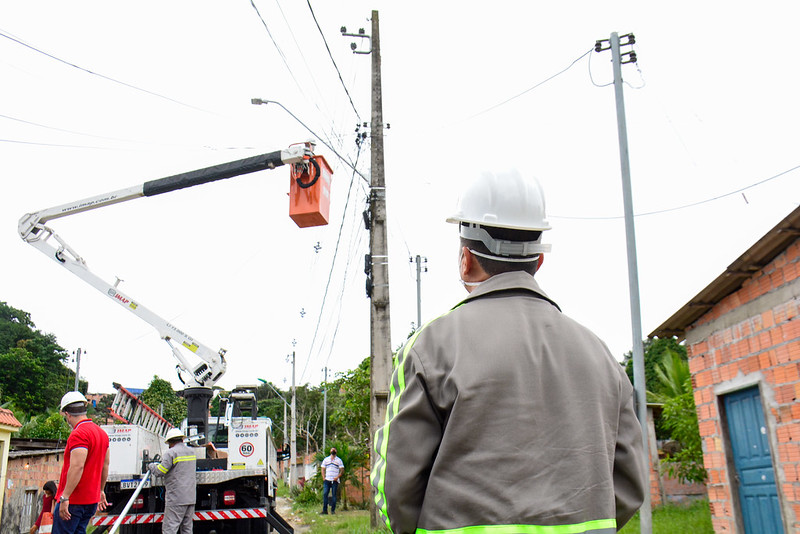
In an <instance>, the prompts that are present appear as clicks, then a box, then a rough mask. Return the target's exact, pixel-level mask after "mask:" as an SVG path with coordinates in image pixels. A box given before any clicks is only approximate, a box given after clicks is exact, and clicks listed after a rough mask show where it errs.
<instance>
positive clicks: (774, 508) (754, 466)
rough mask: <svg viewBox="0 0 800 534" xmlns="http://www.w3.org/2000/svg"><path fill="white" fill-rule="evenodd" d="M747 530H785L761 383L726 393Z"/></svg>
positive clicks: (725, 397) (729, 428)
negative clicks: (763, 406)
mask: <svg viewBox="0 0 800 534" xmlns="http://www.w3.org/2000/svg"><path fill="white" fill-rule="evenodd" d="M723 399H724V403H725V414H726V417H727V423H728V435H729V436H730V441H731V448H732V449H733V462H734V466H735V470H736V475H735V481H734V482H735V483H736V484H737V486H738V489H739V504H740V506H741V510H742V518H743V519H744V531H745V532H746V533H752V534H761V533H765V532H770V533H776V534H779V533H782V532H783V521H782V520H781V510H780V503H779V501H778V488H777V486H776V485H775V470H774V468H773V466H772V456H771V455H770V449H769V440H768V439H767V428H766V425H765V424H764V411H763V408H762V406H761V395H760V394H759V391H758V387H752V388H748V389H745V390H742V391H737V392H735V393H731V394H730V395H725V396H724V397H723Z"/></svg>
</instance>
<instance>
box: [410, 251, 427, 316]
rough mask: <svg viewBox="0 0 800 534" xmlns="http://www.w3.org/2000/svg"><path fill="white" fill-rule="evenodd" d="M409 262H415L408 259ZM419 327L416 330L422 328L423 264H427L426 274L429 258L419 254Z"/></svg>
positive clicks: (417, 260) (417, 259)
mask: <svg viewBox="0 0 800 534" xmlns="http://www.w3.org/2000/svg"><path fill="white" fill-rule="evenodd" d="M408 261H409V262H413V261H414V258H408ZM416 262H417V327H416V328H415V329H414V330H419V329H420V328H422V272H423V264H425V267H424V272H426V273H427V272H428V258H426V257H424V256H420V255H419V254H417V257H416Z"/></svg>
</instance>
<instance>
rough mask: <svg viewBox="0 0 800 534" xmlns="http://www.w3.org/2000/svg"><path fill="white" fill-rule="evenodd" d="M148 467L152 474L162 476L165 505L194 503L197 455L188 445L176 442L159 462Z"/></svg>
mask: <svg viewBox="0 0 800 534" xmlns="http://www.w3.org/2000/svg"><path fill="white" fill-rule="evenodd" d="M149 467H150V471H151V472H152V473H153V474H154V475H160V476H163V477H164V488H165V489H166V503H167V506H170V505H187V504H195V499H196V491H195V488H196V486H197V457H196V456H195V454H194V451H193V450H192V449H191V448H190V447H188V446H187V445H186V444H185V443H178V444H177V445H175V446H174V447H171V448H170V449H169V450H168V451H167V452H165V453H164V455H163V457H162V458H161V463H158V464H157V463H153V464H150V466H149Z"/></svg>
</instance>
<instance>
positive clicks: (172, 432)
mask: <svg viewBox="0 0 800 534" xmlns="http://www.w3.org/2000/svg"><path fill="white" fill-rule="evenodd" d="M185 437H186V436H185V435H184V433H183V432H181V429H180V428H170V429H169V430H168V431H167V435H166V436H165V437H164V443H168V442H170V441H172V440H173V439H178V438H181V439H183V438H185Z"/></svg>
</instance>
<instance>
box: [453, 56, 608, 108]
mask: <svg viewBox="0 0 800 534" xmlns="http://www.w3.org/2000/svg"><path fill="white" fill-rule="evenodd" d="M592 51H594V48H590V49H589V50H587V51H586V52H584V53H583V54H581V55H580V56H578V57H577V58H575V59H574V60H573V61H572V63H570V64H569V65H568V66H567V67H566V68H564V69H562V70H560V71H558V72H557V73H555V74H553V75H552V76H550V77H548V78H546V79H544V80H542V81H541V82H539V83H537V84H535V85H533V86H531V87H528V88H527V89H525V90H524V91H522V92H521V93H518V94H516V95H514V96H512V97H509V98H507V99H505V100H503V101H502V102H499V103H497V104H494V105H493V106H490V107H488V108H486V109H484V110H483V111H479V112H477V113H475V114H473V115H470V116H469V117H467V118H466V119H465V120H471V119H474V118H476V117H479V116H481V115H483V114H485V113H488V112H490V111H492V110H494V109H497V108H499V107H500V106H504V105H506V104H508V103H509V102H511V101H512V100H516V99H517V98H519V97H521V96H522V95H524V94H527V93H529V92H531V91H533V90H534V89H536V88H537V87H541V86H542V85H544V84H546V83H547V82H549V81H550V80H552V79H553V78H556V77H558V76H561V75H562V74H564V73H565V72H567V71H568V70H569V69H571V68H572V67H573V66H574V65H575V64H576V63H577V62H578V61H580V60H581V59H583V58H584V57H586V56H587V55H588V54H591V53H592Z"/></svg>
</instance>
